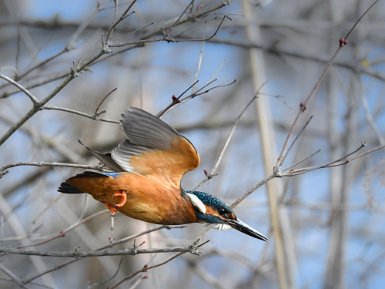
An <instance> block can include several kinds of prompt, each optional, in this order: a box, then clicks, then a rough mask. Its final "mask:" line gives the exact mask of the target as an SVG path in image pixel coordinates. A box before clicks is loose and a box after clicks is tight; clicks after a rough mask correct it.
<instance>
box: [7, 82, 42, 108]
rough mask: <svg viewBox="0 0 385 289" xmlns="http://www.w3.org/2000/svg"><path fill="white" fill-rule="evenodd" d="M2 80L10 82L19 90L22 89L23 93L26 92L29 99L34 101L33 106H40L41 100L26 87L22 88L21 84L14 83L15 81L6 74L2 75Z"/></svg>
mask: <svg viewBox="0 0 385 289" xmlns="http://www.w3.org/2000/svg"><path fill="white" fill-rule="evenodd" d="M0 78H2V79H4V80H6V81H8V82H9V83H11V84H13V85H14V86H16V87H17V88H18V89H20V90H21V91H22V92H24V93H25V94H26V95H27V96H28V97H29V99H30V100H31V101H32V103H33V105H38V104H39V100H38V99H37V98H36V97H35V96H34V95H33V94H32V93H31V92H29V91H28V90H27V89H26V88H25V87H24V86H22V85H21V84H20V83H18V82H17V81H14V80H13V79H11V78H9V77H8V76H6V75H4V74H0Z"/></svg>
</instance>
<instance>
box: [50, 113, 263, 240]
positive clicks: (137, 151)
mask: <svg viewBox="0 0 385 289" xmlns="http://www.w3.org/2000/svg"><path fill="white" fill-rule="evenodd" d="M120 124H121V127H122V129H123V131H124V134H125V136H126V139H125V140H123V141H122V142H120V143H119V144H118V146H117V147H115V148H114V149H113V150H112V151H111V152H109V153H100V152H97V151H95V150H93V149H91V148H89V147H87V146H86V148H87V149H88V150H89V151H90V152H91V153H92V154H93V155H94V156H95V157H97V158H98V159H99V160H100V161H101V162H102V163H103V164H104V165H105V166H106V167H107V168H108V169H109V171H108V172H94V171H85V172H83V173H81V174H78V175H75V176H73V177H71V178H69V179H67V180H66V181H65V182H63V183H62V184H61V185H60V187H59V188H58V191H59V192H62V193H66V194H80V193H88V194H90V195H91V196H92V197H93V198H94V199H96V200H98V201H100V202H102V203H104V204H105V206H106V207H107V208H108V209H109V211H110V212H111V214H112V215H114V214H115V213H116V212H117V211H118V212H120V213H123V214H125V215H127V216H129V217H131V218H134V219H138V220H142V221H145V222H148V223H154V224H163V225H180V224H189V223H206V224H210V225H212V226H213V227H214V228H216V229H229V228H233V229H236V230H238V231H240V232H242V233H245V234H247V235H249V236H251V237H254V238H257V239H259V240H262V241H267V240H268V239H267V237H265V236H264V235H263V234H261V233H260V232H258V231H257V230H255V229H254V228H252V227H251V226H249V225H247V224H246V223H244V222H242V221H241V220H240V219H238V218H237V217H236V215H235V213H234V212H233V210H232V209H231V208H230V206H228V205H227V204H225V203H224V202H223V201H221V200H220V199H218V198H216V197H214V196H213V195H210V194H208V193H205V192H200V191H195V190H185V189H183V188H182V187H181V179H182V177H183V176H184V174H186V173H187V172H189V171H191V170H193V169H196V168H197V167H198V166H199V163H200V158H199V154H198V152H197V150H196V149H195V147H194V146H193V144H192V143H191V142H190V141H189V140H188V139H187V138H185V137H184V136H182V135H181V134H179V133H178V132H177V131H176V130H175V129H173V128H172V127H171V126H169V125H168V124H166V123H165V122H163V121H162V120H161V119H160V118H158V117H156V116H154V115H152V114H150V113H148V112H146V111H144V110H142V109H139V108H135V107H129V108H128V109H127V110H126V111H125V112H124V113H123V114H122V118H121V120H120Z"/></svg>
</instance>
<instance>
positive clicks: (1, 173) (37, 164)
mask: <svg viewBox="0 0 385 289" xmlns="http://www.w3.org/2000/svg"><path fill="white" fill-rule="evenodd" d="M21 166H32V167H67V168H81V169H90V170H99V169H98V167H95V166H89V165H80V164H71V163H57V162H18V163H13V164H8V165H6V166H3V167H1V168H0V178H1V177H3V176H4V175H5V174H7V173H8V170H9V169H10V168H14V167H21Z"/></svg>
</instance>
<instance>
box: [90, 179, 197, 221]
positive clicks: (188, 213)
mask: <svg viewBox="0 0 385 289" xmlns="http://www.w3.org/2000/svg"><path fill="white" fill-rule="evenodd" d="M108 191H109V192H105V193H104V194H102V195H98V194H92V195H93V197H94V198H95V199H97V200H99V201H102V202H104V203H109V204H111V205H114V204H115V202H116V200H115V199H114V197H113V194H114V192H116V191H123V192H126V194H127V201H126V203H125V204H124V205H123V206H122V207H118V208H117V210H118V211H119V212H121V213H123V214H125V215H127V216H129V217H131V218H134V219H138V220H142V221H145V222H149V223H155V224H163V225H178V224H187V223H192V222H195V221H196V217H195V213H194V210H193V208H192V206H191V205H190V204H189V202H186V200H185V198H183V197H182V195H181V192H180V188H176V187H165V186H164V185H163V184H162V181H161V180H160V181H158V180H156V179H151V178H148V177H144V176H138V175H133V174H125V175H123V176H122V177H118V178H115V179H114V180H113V181H112V183H110V186H109V190H108Z"/></svg>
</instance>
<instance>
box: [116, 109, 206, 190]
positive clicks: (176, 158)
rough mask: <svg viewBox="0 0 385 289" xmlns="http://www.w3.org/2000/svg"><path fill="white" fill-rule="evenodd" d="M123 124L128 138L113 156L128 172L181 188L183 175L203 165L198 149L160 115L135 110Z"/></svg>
mask: <svg viewBox="0 0 385 289" xmlns="http://www.w3.org/2000/svg"><path fill="white" fill-rule="evenodd" d="M121 125H122V128H123V130H124V133H125V135H126V137H127V139H126V140H124V141H123V142H121V143H120V144H119V145H118V146H117V147H116V148H115V149H114V150H113V151H112V153H111V157H112V159H113V160H114V161H115V162H116V163H117V164H118V165H119V166H120V167H122V168H123V169H124V170H126V171H129V172H136V173H139V174H142V175H156V176H163V177H164V178H165V179H166V180H168V181H170V182H171V183H173V185H175V186H179V184H180V180H181V178H182V176H183V175H184V174H185V173H186V172H188V171H190V170H193V169H195V168H196V167H198V166H199V155H198V153H197V151H196V149H195V148H194V146H193V145H192V144H191V143H190V142H189V141H188V140H187V139H186V138H185V137H183V136H182V135H180V134H179V133H178V132H177V131H175V130H174V129H173V128H171V127H170V126H169V125H168V124H166V123H165V122H163V121H162V120H160V119H159V118H157V117H156V116H153V115H152V114H150V113H148V112H145V111H143V110H141V109H138V108H133V107H131V108H129V109H128V110H127V111H126V112H125V113H124V114H122V120H121Z"/></svg>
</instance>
